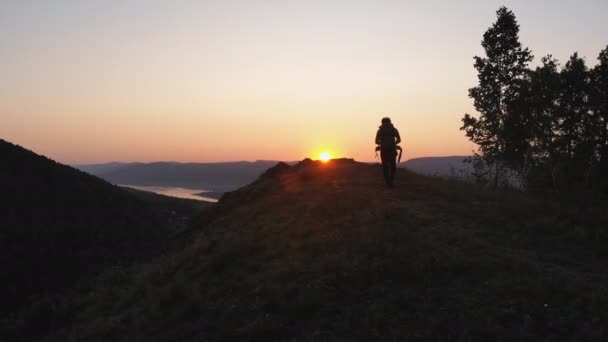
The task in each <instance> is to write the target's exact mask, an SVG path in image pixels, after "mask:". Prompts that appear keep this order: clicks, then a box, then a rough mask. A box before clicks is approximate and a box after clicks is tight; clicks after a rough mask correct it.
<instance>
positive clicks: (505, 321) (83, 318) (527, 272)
mask: <svg viewBox="0 0 608 342" xmlns="http://www.w3.org/2000/svg"><path fill="white" fill-rule="evenodd" d="M569 210H570V209H569V207H567V206H565V205H564V204H561V203H559V202H557V201H551V200H545V199H537V198H531V197H529V196H525V195H523V194H520V193H512V192H502V193H496V192H489V191H484V190H480V189H472V188H471V187H470V185H467V184H463V183H458V182H452V181H448V180H441V179H436V178H431V177H424V176H419V175H416V174H413V173H410V172H408V171H406V170H399V171H398V175H397V188H396V189H394V190H392V191H389V190H385V189H384V188H383V187H382V181H381V179H380V168H379V166H377V165H368V164H360V163H356V162H353V161H350V160H334V161H332V162H330V163H328V164H321V163H316V162H312V161H304V162H301V163H299V164H297V165H295V166H289V165H287V164H278V165H277V166H275V167H274V168H272V169H270V170H268V171H267V172H266V173H265V174H263V175H262V176H261V177H260V178H259V179H258V180H257V181H255V182H254V183H252V184H250V185H248V186H245V187H243V188H241V189H239V190H237V191H235V192H231V193H228V194H226V195H224V197H222V199H221V200H220V202H219V203H218V204H217V205H215V206H214V207H213V208H212V209H210V210H208V211H205V212H203V213H201V215H200V217H199V218H198V220H197V222H195V223H194V226H193V228H192V229H193V230H194V238H193V242H192V243H191V244H190V245H189V246H188V247H187V248H184V249H183V250H181V251H179V252H177V253H173V254H171V255H167V256H165V257H163V258H161V259H158V260H156V261H154V262H150V263H149V264H147V265H145V266H144V267H133V268H128V269H117V270H113V271H111V272H107V273H106V274H105V275H104V276H102V277H100V278H99V280H98V282H97V284H96V286H95V287H94V288H93V289H91V290H88V291H87V292H86V293H82V294H80V295H78V296H75V297H74V298H73V299H71V300H70V301H69V302H67V303H65V304H64V305H62V306H55V307H53V309H52V310H49V311H51V312H52V317H68V318H66V319H65V320H62V321H58V320H54V321H52V324H50V329H49V330H47V331H46V332H45V334H46V338H45V339H44V340H46V341H107V340H112V341H139V340H141V341H187V340H192V341H207V340H209V341H214V340H237V341H240V340H242V341H247V340H249V341H272V340H291V341H313V340H314V341H317V340H332V341H334V340H338V341H340V340H360V341H371V340H390V341H397V340H454V341H469V340H494V341H501V340H504V341H507V340H529V341H537V340H549V341H570V340H578V339H580V340H597V339H601V338H605V337H606V333H607V331H606V326H607V325H606V324H605V323H606V322H607V319H608V273H607V272H606V270H607V267H606V253H605V251H604V249H603V247H602V245H603V243H604V242H605V241H606V240H605V233H604V231H603V229H604V227H605V226H606V225H607V223H608V220H607V216H606V214H605V213H604V210H603V209H602V206H601V205H598V206H597V207H594V206H590V207H589V208H588V211H587V212H586V214H585V215H584V218H583V219H581V220H578V221H573V220H572V217H574V216H573V215H572V213H571V212H570V211H569ZM47 326H49V325H48V324H47ZM29 329H30V331H32V330H35V329H34V328H31V326H30V328H29Z"/></svg>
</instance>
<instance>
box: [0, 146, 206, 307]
mask: <svg viewBox="0 0 608 342" xmlns="http://www.w3.org/2000/svg"><path fill="white" fill-rule="evenodd" d="M0 160H1V161H2V163H1V166H0V189H2V192H0V200H1V201H0V202H1V203H2V206H1V209H0V210H1V212H0V269H1V270H2V279H3V280H2V281H1V282H0V302H1V303H2V305H0V317H1V316H2V315H3V314H6V313H8V312H10V311H12V310H14V309H16V308H18V307H19V306H22V305H23V304H24V303H27V302H28V301H30V300H31V299H32V297H36V296H42V295H46V294H49V293H54V292H56V291H60V290H64V289H66V288H67V287H69V286H71V285H72V284H74V283H75V282H77V281H79V280H82V279H86V278H87V277H89V276H91V275H94V274H96V273H98V272H99V271H100V270H102V269H103V268H105V267H107V266H110V265H115V264H118V263H122V264H125V263H129V262H131V261H133V260H136V259H137V258H139V257H142V256H147V255H152V254H158V253H159V251H160V250H161V247H162V246H164V245H165V244H166V239H167V238H168V237H169V236H170V234H172V232H173V229H176V227H177V226H179V224H181V225H184V224H185V223H183V222H181V223H179V222H178V221H179V219H180V218H181V217H183V216H185V215H190V214H191V213H192V212H193V211H194V210H198V209H200V207H201V206H202V204H200V203H199V204H198V206H195V204H194V203H193V202H194V201H192V202H188V201H177V200H173V199H170V198H168V197H165V196H157V195H155V196H154V197H151V196H150V195H147V194H146V195H134V193H132V192H127V191H125V190H123V189H121V188H119V187H117V186H114V185H112V184H109V183H108V182H106V181H104V180H101V179H99V178H97V177H94V176H91V175H88V174H86V173H84V172H81V171H78V170H76V169H74V168H71V167H68V166H65V165H61V164H59V163H56V162H54V161H52V160H50V159H47V158H45V157H43V156H39V155H37V154H35V153H33V152H31V151H28V150H26V149H24V148H21V147H19V146H17V145H13V144H11V143H9V142H6V141H4V140H0ZM144 196H146V197H144ZM178 223H179V224H178Z"/></svg>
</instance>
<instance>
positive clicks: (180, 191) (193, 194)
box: [120, 184, 217, 202]
mask: <svg viewBox="0 0 608 342" xmlns="http://www.w3.org/2000/svg"><path fill="white" fill-rule="evenodd" d="M120 186H125V187H128V188H133V189H137V190H143V191H149V192H154V193H157V194H159V195H165V196H171V197H177V198H186V199H191V200H196V201H204V202H217V199H216V198H211V197H205V196H198V195H197V194H200V193H204V192H211V191H208V190H200V189H188V188H175V187H167V186H142V185H128V184H120Z"/></svg>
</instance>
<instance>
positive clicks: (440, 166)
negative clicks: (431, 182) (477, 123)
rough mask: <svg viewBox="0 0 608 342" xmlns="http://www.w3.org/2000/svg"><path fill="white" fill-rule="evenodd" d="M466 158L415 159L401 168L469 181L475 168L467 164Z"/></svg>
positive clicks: (404, 163) (406, 162)
mask: <svg viewBox="0 0 608 342" xmlns="http://www.w3.org/2000/svg"><path fill="white" fill-rule="evenodd" d="M466 158H468V156H450V157H423V158H414V159H409V160H407V161H405V162H403V163H400V164H399V166H400V167H404V168H407V169H409V170H412V171H414V172H417V173H420V174H424V175H431V176H441V177H451V178H458V179H467V178H469V177H470V176H471V173H472V171H473V167H472V165H471V164H469V163H465V159H466Z"/></svg>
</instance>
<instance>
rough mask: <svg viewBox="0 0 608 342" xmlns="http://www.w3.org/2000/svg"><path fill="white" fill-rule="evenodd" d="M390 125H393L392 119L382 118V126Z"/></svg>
mask: <svg viewBox="0 0 608 342" xmlns="http://www.w3.org/2000/svg"><path fill="white" fill-rule="evenodd" d="M390 123H391V118H389V117H387V116H385V117H383V118H382V124H383V125H387V124H390Z"/></svg>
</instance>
